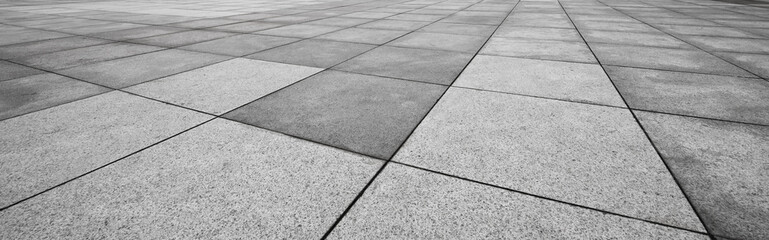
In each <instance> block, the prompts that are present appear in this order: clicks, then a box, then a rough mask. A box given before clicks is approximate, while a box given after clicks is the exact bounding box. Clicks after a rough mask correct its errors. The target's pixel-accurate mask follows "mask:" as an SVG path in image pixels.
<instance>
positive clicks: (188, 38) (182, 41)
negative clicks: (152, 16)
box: [130, 30, 235, 47]
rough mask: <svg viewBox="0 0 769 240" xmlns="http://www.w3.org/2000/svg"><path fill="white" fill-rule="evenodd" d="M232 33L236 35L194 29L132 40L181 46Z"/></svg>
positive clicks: (165, 45)
mask: <svg viewBox="0 0 769 240" xmlns="http://www.w3.org/2000/svg"><path fill="white" fill-rule="evenodd" d="M232 35H235V34H234V33H225V32H214V31H203V30H193V31H186V32H178V33H172V34H166V35H160V36H154V37H148V38H139V39H133V40H130V41H131V42H135V43H142V44H149V45H154V46H163V47H179V46H184V45H190V44H195V43H199V42H205V41H209V40H213V39H217V38H223V37H228V36H232Z"/></svg>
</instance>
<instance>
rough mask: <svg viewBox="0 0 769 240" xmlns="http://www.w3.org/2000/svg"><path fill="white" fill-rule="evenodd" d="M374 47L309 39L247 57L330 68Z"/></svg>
mask: <svg viewBox="0 0 769 240" xmlns="http://www.w3.org/2000/svg"><path fill="white" fill-rule="evenodd" d="M374 47H375V46H374V45H368V44H359V43H348V42H335V41H326V40H317V39H307V40H302V41H299V42H296V43H292V44H288V45H285V46H281V47H277V48H274V49H270V50H267V51H263V52H259V53H255V54H252V55H248V56H246V57H247V58H252V59H260V60H266V61H273V62H282V63H290V64H297V65H303V66H310V67H319V68H328V67H331V66H334V65H336V64H339V63H341V62H344V61H346V60H347V59H350V58H352V57H355V56H357V55H359V54H361V53H363V52H365V51H368V50H371V49H372V48H374Z"/></svg>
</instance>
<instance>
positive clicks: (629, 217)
mask: <svg viewBox="0 0 769 240" xmlns="http://www.w3.org/2000/svg"><path fill="white" fill-rule="evenodd" d="M391 162H393V163H394V164H398V165H403V166H406V167H410V168H414V169H418V170H421V171H425V172H430V173H434V174H438V175H443V176H446V177H450V178H456V179H459V180H463V181H468V182H472V183H475V184H480V185H483V186H487V187H492V188H497V189H502V190H506V191H510V192H514V193H518V194H523V195H526V196H531V197H535V198H539V199H543V200H547V201H552V202H556V203H561V204H566V205H569V206H572V207H577V208H583V209H587V210H591V211H596V212H600V213H603V214H608V215H614V216H619V217H623V218H628V219H633V220H637V221H642V222H646V223H650V224H654V225H659V226H664V227H668V228H674V229H678V230H683V231H687V232H693V233H699V234H705V235H707V234H708V233H706V232H700V231H697V230H692V229H688V228H683V227H678V226H673V225H669V224H665V223H659V222H655V221H651V220H646V219H643V218H637V217H633V216H629V215H625V214H621V213H615V212H611V211H607V210H602V209H598V208H594V207H589V206H583V205H579V204H576V203H571V202H567V201H563V200H558V199H555V198H551V197H546V196H540V195H537V194H533V193H529V192H525V191H521V190H515V189H512V188H508V187H503V186H499V185H495V184H491V183H486V182H482V181H479V180H475V179H470V178H466V177H461V176H456V175H453V174H449V173H444V172H440V171H436V170H432V169H428V168H423V167H419V166H414V165H411V164H408V163H402V162H399V161H395V160H392V161H391Z"/></svg>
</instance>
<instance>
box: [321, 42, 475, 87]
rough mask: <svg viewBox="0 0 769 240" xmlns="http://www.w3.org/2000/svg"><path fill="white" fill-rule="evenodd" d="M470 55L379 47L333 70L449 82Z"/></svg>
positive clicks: (423, 80)
mask: <svg viewBox="0 0 769 240" xmlns="http://www.w3.org/2000/svg"><path fill="white" fill-rule="evenodd" d="M472 56H473V55H472V54H467V53H458V52H447V51H438V50H425V49H409V48H398V47H387V46H382V47H378V48H375V49H374V50H371V51H369V52H367V53H364V54H362V55H360V56H358V57H355V58H353V59H350V60H348V61H347V62H344V63H342V64H340V65H338V66H336V67H334V69H339V70H344V71H350V72H357V73H363V74H373V75H379V76H385V77H395V78H403V79H409V80H415V81H422V82H429V83H437V84H443V85H449V84H451V82H453V81H454V79H455V78H456V77H457V75H459V73H460V72H461V71H462V69H463V68H464V67H465V65H467V63H468V62H470V59H472Z"/></svg>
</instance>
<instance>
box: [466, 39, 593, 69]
mask: <svg viewBox="0 0 769 240" xmlns="http://www.w3.org/2000/svg"><path fill="white" fill-rule="evenodd" d="M481 54H489V55H501V56H510V57H523V58H533V59H542V60H560V61H570V62H584V63H596V60H595V57H594V56H593V53H591V52H590V49H589V48H588V47H587V45H585V43H584V42H566V41H550V40H537V39H512V38H498V37H492V38H491V39H489V42H488V43H487V44H486V46H485V47H484V48H483V49H482V50H481Z"/></svg>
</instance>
